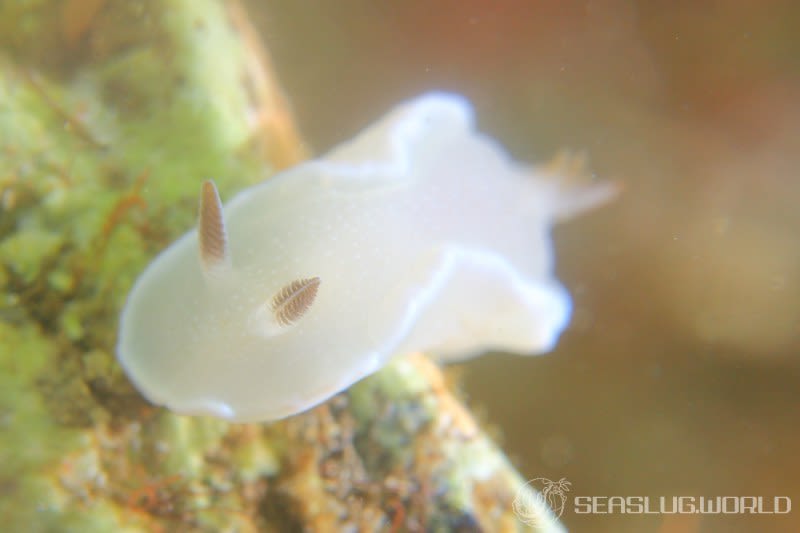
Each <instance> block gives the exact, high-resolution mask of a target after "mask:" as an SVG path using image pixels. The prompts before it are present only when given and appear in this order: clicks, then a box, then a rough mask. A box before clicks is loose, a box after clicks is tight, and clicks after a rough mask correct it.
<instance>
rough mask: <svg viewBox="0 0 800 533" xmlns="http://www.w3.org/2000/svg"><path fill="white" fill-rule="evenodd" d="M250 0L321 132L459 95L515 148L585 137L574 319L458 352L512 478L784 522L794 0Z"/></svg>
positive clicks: (717, 525)
mask: <svg viewBox="0 0 800 533" xmlns="http://www.w3.org/2000/svg"><path fill="white" fill-rule="evenodd" d="M303 5H304V4H302V3H297V2H293V1H291V0H272V1H270V2H268V3H267V2H259V1H257V0H250V2H249V8H250V10H251V13H252V16H253V17H254V18H255V19H256V21H257V24H258V27H259V30H260V32H261V35H262V36H263V39H264V41H265V43H266V45H267V48H268V49H269V51H270V52H271V54H272V55H273V59H274V62H275V66H276V69H277V71H278V74H279V78H280V79H281V81H282V83H283V85H284V88H285V90H286V92H287V94H288V95H289V98H290V100H291V102H292V105H293V107H294V110H295V112H296V115H297V117H298V122H299V125H300V128H301V130H302V132H303V133H304V135H305V138H306V139H307V140H308V141H309V143H310V144H311V146H312V148H313V150H314V151H315V152H316V153H320V152H323V151H325V150H327V149H328V148H330V147H332V146H333V145H335V144H336V143H338V142H340V141H342V140H344V139H348V138H349V137H351V136H352V135H353V134H354V133H356V132H357V131H359V130H360V129H361V128H362V127H364V126H365V125H366V124H368V123H370V122H372V121H373V120H374V119H375V118H377V117H378V116H380V115H381V114H382V113H384V112H385V111H386V110H387V109H389V108H390V107H392V106H393V105H395V104H396V103H398V102H399V101H401V100H404V99H407V98H410V97H412V96H414V95H417V94H419V93H421V92H423V91H427V90H430V89H445V90H452V91H456V92H459V93H462V94H464V95H466V96H467V97H468V98H469V99H470V100H471V101H472V102H473V103H474V104H475V107H476V109H477V116H478V121H479V125H480V128H481V129H482V130H484V131H486V132H488V133H490V134H491V135H493V136H495V137H497V138H498V139H500V140H501V141H502V143H503V144H504V145H505V146H506V147H507V148H508V150H509V151H510V152H511V153H512V154H513V156H514V157H515V158H517V159H520V160H523V161H529V162H542V163H544V162H546V161H547V160H548V159H550V158H551V157H552V156H553V155H554V154H555V153H556V152H557V151H558V150H559V149H562V148H567V149H574V150H585V152H586V153H587V154H588V156H589V159H590V163H591V168H592V170H593V171H594V172H595V173H596V174H597V175H598V176H600V177H603V178H611V179H615V180H619V181H621V182H623V183H624V185H625V193H624V195H623V196H622V197H620V198H619V199H618V200H617V201H616V202H614V203H613V204H611V205H609V206H607V207H605V208H604V209H602V210H599V211H596V212H593V213H591V214H589V215H586V216H583V217H581V218H579V219H576V220H574V221H572V222H570V223H568V224H566V225H564V226H560V227H558V228H557V229H556V231H555V241H556V247H557V252H558V253H557V256H558V276H559V278H560V279H561V280H562V281H563V282H564V283H565V285H566V286H567V287H568V288H569V290H570V292H571V293H572V295H573V297H574V304H575V310H574V316H573V320H572V324H571V326H570V328H569V329H568V331H567V332H566V333H565V334H564V335H563V337H562V339H561V341H560V343H559V345H558V347H557V349H556V350H555V351H554V352H553V353H551V354H548V355H545V356H542V357H530V358H523V357H519V356H512V355H503V354H492V355H487V356H485V357H483V358H481V359H479V360H476V361H474V362H470V363H468V364H466V365H464V369H463V381H464V383H465V389H466V395H467V401H468V402H469V404H470V405H471V406H472V407H473V408H474V409H475V410H476V411H477V412H478V413H479V415H480V416H481V418H482V419H483V420H484V423H485V424H487V425H488V426H489V427H491V428H494V429H495V435H496V437H497V438H498V439H499V440H500V442H501V443H502V445H503V446H504V448H505V449H506V450H507V452H508V453H509V455H510V457H511V458H512V459H513V461H514V462H515V464H516V465H517V466H518V467H519V469H520V470H521V472H522V474H523V476H525V477H526V478H534V477H546V478H550V479H554V480H557V479H560V478H562V477H563V478H566V479H567V480H568V481H570V482H571V483H572V491H571V495H572V496H576V495H601V496H602V495H605V496H612V495H636V496H638V495H649V496H651V497H658V496H668V497H671V496H709V497H713V496H729V495H741V496H764V497H765V498H768V499H771V498H772V497H773V496H780V495H785V496H790V497H791V498H792V499H793V503H794V505H795V506H796V507H797V508H796V509H794V510H793V512H792V513H791V514H789V515H788V516H783V517H770V516H756V517H742V516H727V517H723V516H686V515H682V516H681V515H660V516H659V515H650V516H643V515H628V516H624V515H606V516H603V515H592V516H578V515H575V514H573V513H572V512H571V510H570V507H569V506H568V507H567V510H566V511H565V513H564V516H563V517H562V518H563V520H564V522H565V524H566V525H567V526H568V527H570V528H571V529H576V530H579V531H612V530H613V531H663V532H668V531H669V532H684V531H685V532H693V531H756V530H758V531H797V530H800V455H799V454H798V452H800V238H798V237H799V236H800V233H799V232H798V230H799V229H800V172H799V171H798V169H799V168H800V3H797V2H794V1H791V0H784V1H765V2H755V1H751V0H728V1H726V2H692V1H675V2H661V1H655V2H652V1H646V0H641V1H622V0H619V1H617V0H606V1H600V2H595V1H563V2H540V1H516V2H515V1H505V2H488V1H478V0H469V1H459V2H455V1H441V2H435V3H429V2H402V3H401V2H396V3H388V2H367V1H359V2H355V1H346V2H336V3H333V2H330V3H316V4H315V8H314V9H308V8H307V7H306V8H304V7H302V6H303Z"/></svg>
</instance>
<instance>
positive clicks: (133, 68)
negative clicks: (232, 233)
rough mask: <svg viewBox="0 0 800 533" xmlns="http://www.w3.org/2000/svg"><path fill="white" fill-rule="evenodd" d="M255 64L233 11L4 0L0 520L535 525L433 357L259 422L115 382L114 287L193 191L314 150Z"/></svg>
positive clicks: (242, 527) (48, 525) (158, 245)
mask: <svg viewBox="0 0 800 533" xmlns="http://www.w3.org/2000/svg"><path fill="white" fill-rule="evenodd" d="M267 62H268V57H267V56H266V54H265V53H264V52H263V51H262V50H261V49H260V48H259V43H258V40H257V39H256V38H255V37H254V34H253V32H252V30H251V29H250V28H249V26H248V25H247V18H246V16H245V14H244V13H243V11H242V9H241V7H240V6H239V5H238V3H236V2H233V1H227V2H226V1H215V0H165V1H161V0H159V1H156V0H140V1H138V0H137V1H131V2H105V1H103V0H82V1H79V0H66V1H55V0H28V1H23V2H0V209H1V211H0V319H1V320H2V322H0V526H2V527H1V528H2V530H4V531H81V532H92V531H291V530H308V531H326V530H339V529H343V528H345V529H350V530H380V529H383V530H395V531H400V530H423V529H424V530H440V531H449V530H456V529H459V530H497V531H500V530H521V529H525V528H526V527H527V526H526V525H525V524H522V523H521V522H518V521H517V520H516V518H515V515H514V514H513V512H512V510H511V501H512V500H513V498H514V495H515V493H516V492H517V491H519V490H524V489H522V488H521V487H522V486H523V480H521V479H520V478H519V476H518V475H517V474H516V473H515V472H514V471H513V469H512V468H511V467H510V465H509V464H508V462H507V460H506V459H505V458H504V457H503V455H502V453H501V452H500V451H499V450H498V449H497V448H496V447H495V446H494V445H493V444H492V443H491V442H490V440H489V439H488V438H487V437H486V436H485V435H484V434H483V433H482V432H481V430H480V429H479V428H478V427H477V426H476V425H475V423H474V422H473V421H472V418H471V416H470V415H469V413H468V412H467V411H466V410H465V409H464V408H463V407H462V406H461V405H460V404H459V403H458V402H457V401H456V400H455V399H454V398H453V397H452V395H451V394H450V393H449V392H448V390H447V387H445V386H444V384H443V382H442V380H441V375H440V374H439V371H438V369H437V368H436V367H435V366H433V365H432V364H431V363H429V362H428V361H427V360H426V359H425V358H424V357H422V356H414V357H409V358H404V359H398V360H397V361H395V362H394V363H393V364H391V365H390V366H389V367H387V369H385V370H384V371H382V372H380V373H378V374H377V375H375V376H373V377H371V378H368V379H366V380H364V381H363V382H362V383H360V384H359V385H357V386H356V387H354V388H353V389H352V390H351V391H349V392H347V393H344V394H341V395H339V396H337V397H335V398H334V399H332V400H331V401H330V402H328V403H326V404H325V405H322V406H320V407H319V408H317V409H314V410H312V411H311V412H309V413H305V414H303V415H300V416H297V417H293V418H290V419H288V420H286V421H283V422H279V423H275V424H270V425H258V424H248V425H243V424H238V425H231V424H227V423H224V422H221V421H217V420H211V419H206V418H189V417H178V416H175V415H173V414H171V413H169V412H167V411H165V410H163V409H158V408H155V407H153V406H151V405H149V404H148V403H146V402H145V401H144V400H143V399H142V398H141V397H140V396H139V394H138V393H137V392H136V391H135V390H134V389H133V388H132V387H131V385H130V384H129V383H128V381H127V379H126V378H125V376H124V375H123V374H122V372H121V370H120V368H119V366H118V365H117V363H116V361H115V359H114V345H115V341H116V328H117V317H118V314H119V311H120V309H121V307H122V305H123V303H124V299H125V295H126V294H127V292H128V290H129V289H130V287H131V285H132V283H133V281H134V279H135V278H136V276H137V274H138V273H139V272H140V271H141V270H142V269H143V267H144V266H145V265H146V263H147V262H148V261H149V260H150V259H152V258H153V256H154V255H155V254H156V253H157V252H158V251H159V250H161V249H162V248H163V247H164V246H166V244H167V243H168V242H170V241H171V240H172V239H174V238H175V237H177V236H178V235H180V234H181V233H183V232H184V231H186V230H187V229H189V228H190V227H191V225H192V224H193V221H194V218H195V205H196V204H195V202H196V200H195V198H196V195H197V192H198V189H199V184H200V183H201V181H202V180H203V179H205V178H208V177H213V178H214V179H215V180H216V182H217V184H218V185H219V187H220V189H221V190H222V193H223V195H224V196H229V194H226V193H230V192H232V191H234V190H235V189H237V188H241V187H243V186H246V185H249V184H252V183H254V182H256V181H258V180H261V179H266V178H268V177H269V175H271V174H272V173H274V172H275V171H276V170H278V169H280V168H282V167H284V166H286V165H289V164H292V163H294V162H296V161H298V160H299V159H300V158H301V157H302V155H303V154H304V149H303V145H302V143H301V142H300V139H299V138H298V136H297V135H296V133H295V130H294V126H293V123H292V121H291V115H290V113H289V111H288V109H287V107H286V104H285V102H284V99H283V97H282V95H281V92H280V89H279V88H278V86H277V85H276V84H275V82H274V81H273V79H272V74H271V73H270V72H269V68H268V67H269V66H268V63H267ZM542 514H543V516H545V515H546V514H547V512H546V510H545V509H543V510H542ZM540 525H542V527H558V526H557V524H556V523H555V522H552V521H547V520H543V521H542V523H541V524H540Z"/></svg>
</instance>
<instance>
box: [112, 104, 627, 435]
mask: <svg viewBox="0 0 800 533" xmlns="http://www.w3.org/2000/svg"><path fill="white" fill-rule="evenodd" d="M613 192H614V187H613V185H611V184H609V183H587V182H585V181H584V182H579V181H576V180H574V179H569V176H566V177H561V178H559V177H558V176H553V175H552V172H548V171H545V170H543V169H536V168H532V167H528V166H524V165H521V164H518V163H515V162H514V161H512V160H511V159H510V158H509V156H508V155H507V154H506V153H505V152H504V151H503V149H502V148H501V147H500V146H499V145H498V143H497V142H496V141H494V140H492V139H490V138H489V137H486V136H484V135H482V134H480V133H478V132H477V131H475V125H474V118H473V113H472V109H471V107H470V105H469V103H468V102H466V101H465V100H464V99H463V98H461V97H459V96H456V95H450V94H442V93H432V94H428V95H423V96H421V97H419V98H416V99H414V100H412V101H410V102H407V103H405V104H402V105H400V106H399V107H397V108H396V109H395V110H393V111H392V112H390V113H389V114H388V115H387V116H385V117H384V118H382V119H380V120H379V121H378V122H377V123H376V124H374V125H372V126H370V127H368V128H367V129H366V130H365V131H363V132H362V133H360V134H359V135H357V136H356V137H355V139H353V140H351V141H349V142H346V143H344V144H342V145H340V146H339V147H337V148H335V149H334V150H333V151H331V152H330V153H329V154H327V155H326V156H324V157H321V158H319V159H316V160H313V161H309V162H306V163H303V164H300V165H298V166H296V167H294V168H292V169H290V170H287V171H285V172H282V173H281V174H278V175H277V176H275V177H273V178H271V179H269V180H267V181H265V182H263V183H261V184H259V185H256V186H254V187H252V188H250V189H247V190H245V191H242V192H241V193H239V194H238V195H237V196H236V197H234V198H233V199H232V200H231V201H230V202H229V203H228V204H227V205H225V206H224V207H223V206H222V203H221V202H220V199H219V195H218V193H217V189H216V187H214V184H213V183H211V182H210V181H209V182H206V183H204V184H203V186H202V191H201V201H200V216H199V227H198V229H197V230H196V231H191V232H190V233H188V234H187V235H185V236H183V237H182V238H181V239H179V240H178V241H177V242H175V243H174V244H173V245H172V246H170V247H169V248H167V250H165V251H164V252H163V253H161V255H159V256H158V257H157V258H156V259H155V260H154V261H153V262H152V263H151V264H150V265H149V266H148V267H147V269H146V270H145V271H144V273H143V274H142V275H141V276H140V277H139V279H138V280H137V281H136V283H135V285H134V287H133V289H132V290H131V293H130V295H129V296H128V300H127V303H126V305H125V308H124V309H123V311H122V317H121V325H120V331H119V341H118V345H117V356H118V358H119V361H120V363H121V364H122V366H123V367H124V369H125V371H126V372H127V374H128V376H129V377H130V379H131V380H132V382H133V383H134V384H135V385H136V387H137V388H138V389H139V390H140V391H141V392H142V394H144V396H145V397H146V398H147V399H149V400H150V401H152V402H154V403H156V404H160V405H164V406H166V407H168V408H169V409H172V410H173V411H176V412H178V413H183V414H193V415H213V416H217V417H221V418H224V419H227V420H232V421H237V422H244V421H258V420H274V419H278V418H283V417H286V416H289V415H292V414H295V413H299V412H301V411H304V410H306V409H308V408H310V407H313V406H314V405H317V404H318V403H320V402H322V401H324V400H325V399H327V398H329V397H330V396H332V395H334V394H335V393H337V392H339V391H342V390H343V389H346V388H347V387H349V386H350V385H352V384H353V383H354V382H356V381H358V380H360V379H361V378H363V377H365V376H367V375H369V374H371V373H373V372H375V371H376V370H378V369H379V368H380V367H381V366H382V365H384V364H385V363H386V362H387V361H388V360H389V358H391V357H392V356H394V355H397V354H403V353H410V352H417V351H423V352H427V353H430V354H432V355H435V356H438V357H440V358H441V359H443V360H454V359H459V358H465V357H470V356H473V355H476V354H478V353H481V352H484V351H487V350H505V351H512V352H520V353H526V354H533V353H540V352H543V351H547V350H550V349H551V348H552V347H553V346H554V344H555V342H556V340H557V338H558V335H559V334H560V333H561V331H562V330H563V328H564V327H565V326H566V324H567V322H568V320H569V314H570V299H569V295H568V294H567V292H566V291H565V289H564V288H563V287H562V286H561V285H560V284H559V283H558V281H557V280H556V279H555V277H554V274H553V251H552V245H551V242H550V235H549V233H550V228H551V226H552V225H553V224H554V223H555V222H556V221H560V220H563V219H564V218H566V217H568V216H572V215H574V214H576V213H578V212H580V211H583V210H585V209H588V208H590V207H593V206H595V205H598V204H600V203H602V202H604V201H605V200H607V199H608V198H610V197H611V196H612V195H613Z"/></svg>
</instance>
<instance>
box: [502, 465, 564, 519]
mask: <svg viewBox="0 0 800 533" xmlns="http://www.w3.org/2000/svg"><path fill="white" fill-rule="evenodd" d="M570 485H571V483H570V482H569V481H567V480H566V478H563V477H562V478H561V479H559V480H558V481H551V480H549V479H547V478H545V477H537V478H535V479H531V480H530V481H528V482H527V483H526V484H525V485H524V486H523V487H522V488H520V490H518V491H517V495H516V496H515V497H514V502H513V503H512V507H513V508H514V512H515V513H516V514H517V516H518V517H519V519H520V520H522V521H523V522H524V523H526V524H527V525H529V526H536V525H542V524H541V521H542V520H546V519H548V518H551V517H552V515H551V514H550V512H548V509H549V510H550V511H551V512H552V514H553V515H555V518H558V517H560V516H561V513H563V512H564V506H565V505H566V503H567V494H566V493H567V492H569V487H570ZM531 489H532V490H531Z"/></svg>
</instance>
